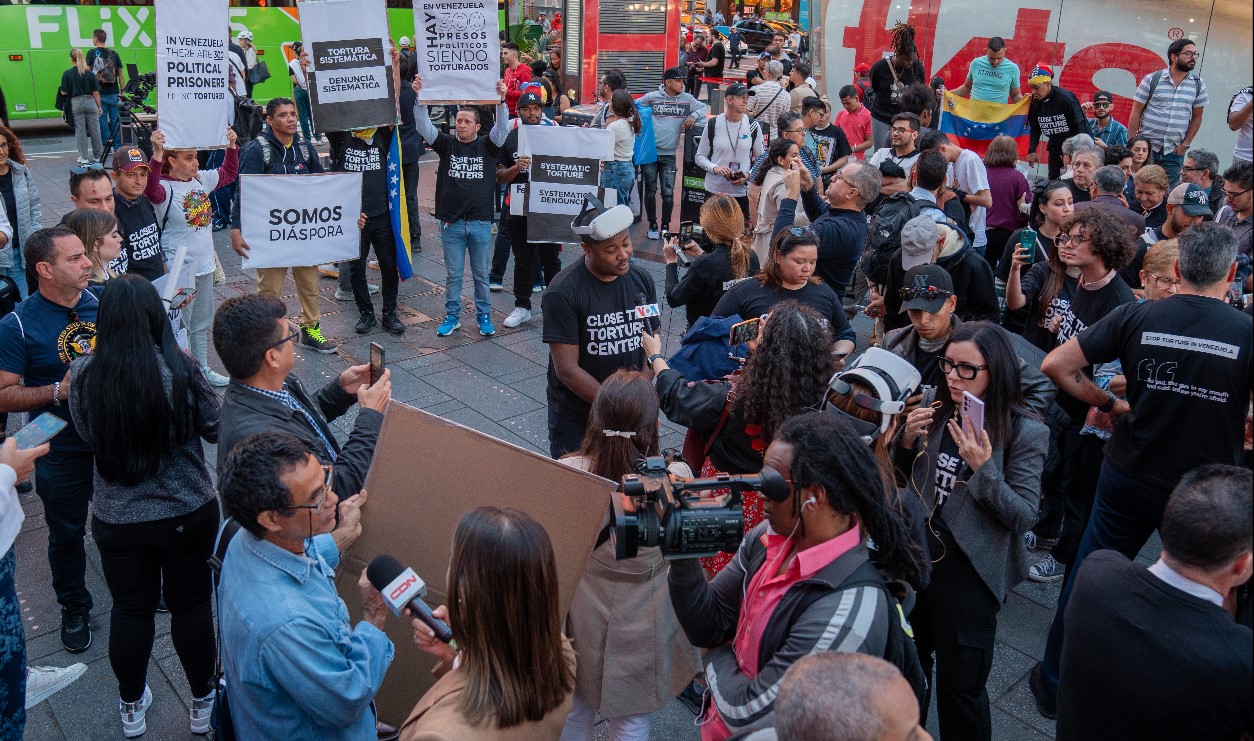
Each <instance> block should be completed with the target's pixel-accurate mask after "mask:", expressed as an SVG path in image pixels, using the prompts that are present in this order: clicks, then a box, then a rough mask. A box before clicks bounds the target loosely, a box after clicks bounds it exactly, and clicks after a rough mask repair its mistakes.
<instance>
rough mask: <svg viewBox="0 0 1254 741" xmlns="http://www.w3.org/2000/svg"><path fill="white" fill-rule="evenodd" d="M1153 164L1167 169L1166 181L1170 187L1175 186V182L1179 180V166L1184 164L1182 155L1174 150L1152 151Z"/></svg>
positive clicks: (1169, 188)
mask: <svg viewBox="0 0 1254 741" xmlns="http://www.w3.org/2000/svg"><path fill="white" fill-rule="evenodd" d="M1154 164H1156V165H1158V166H1159V167H1161V168H1163V169H1164V170H1166V171H1167V182H1168V183H1170V184H1171V185H1170V187H1168V190H1171V188H1174V187H1176V183H1179V182H1180V168H1181V167H1183V166H1184V155H1183V154H1176V152H1175V150H1174V149H1173V150H1171V151H1170V152H1154Z"/></svg>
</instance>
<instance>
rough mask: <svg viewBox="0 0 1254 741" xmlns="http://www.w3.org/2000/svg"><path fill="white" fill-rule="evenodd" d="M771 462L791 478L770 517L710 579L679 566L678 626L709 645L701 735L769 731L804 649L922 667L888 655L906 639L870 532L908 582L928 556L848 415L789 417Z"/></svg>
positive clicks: (686, 563)
mask: <svg viewBox="0 0 1254 741" xmlns="http://www.w3.org/2000/svg"><path fill="white" fill-rule="evenodd" d="M764 461H765V463H766V465H768V466H771V467H772V468H774V469H775V470H776V471H778V472H779V473H780V474H781V475H782V476H783V477H784V479H785V480H786V481H787V482H788V495H787V497H786V498H785V499H784V500H783V501H779V502H776V501H768V502H767V503H766V519H767V521H766V522H763V523H762V524H760V525H758V526H757V527H755V528H754V529H752V530H750V531H749V532H748V533H746V534H745V538H744V540H743V541H742V542H741V545H740V550H739V551H738V552H737V554H736V557H735V558H734V559H733V560H732V562H731V563H730V564H729V565H728V566H727V568H725V569H723V570H722V571H721V572H719V574H718V575H717V576H715V577H714V579H713V580H711V581H710V582H708V583H707V582H706V580H705V577H704V575H703V574H702V573H701V569H700V568H699V566H698V563H697V561H696V560H694V559H676V560H673V561H671V567H670V577H669V585H670V593H671V600H672V601H673V602H674V605H675V613H676V615H678V617H679V622H680V625H682V626H683V628H684V632H685V633H686V634H687V635H688V639H689V640H691V641H692V642H693V644H694V645H696V646H699V647H704V648H709V649H710V650H709V651H707V652H706V654H705V662H706V678H707V679H708V680H709V686H710V692H711V693H713V695H714V697H713V702H711V703H707V710H706V713H705V717H704V719H703V721H702V726H701V738H702V741H722V740H723V739H726V738H728V737H730V736H731V735H732V734H734V733H741V732H744V731H749V730H753V729H757V728H762V727H770V726H772V725H773V724H774V717H773V711H774V699H775V691H776V689H775V688H776V685H777V683H778V682H779V680H780V677H782V676H783V674H784V672H786V671H787V670H788V668H789V667H790V666H792V664H793V663H795V662H796V661H797V660H798V659H801V658H802V657H804V656H806V655H808V654H811V653H816V652H819V651H848V652H857V653H865V654H868V655H871V656H880V657H887V656H892V657H893V659H895V662H894V663H898V664H899V666H898V668H899V669H904V672H903V673H906V676H907V678H909V677H910V676H911V674H912V673H913V672H911V670H912V669H914V670H917V668H918V667H917V663H915V662H909V661H908V660H906V659H905V658H904V657H903V656H902V655H901V654H900V653H898V652H896V651H892V650H890V649H892V648H894V647H898V648H899V647H901V645H902V643H903V642H904V641H908V639H904V637H903V636H902V634H901V633H900V631H901V628H900V627H898V625H897V624H896V622H895V621H897V620H898V617H897V609H896V605H895V604H894V603H893V602H892V601H890V599H889V597H888V595H887V593H886V590H885V583H884V579H883V577H881V576H880V574H879V572H878V571H877V570H876V568H875V566H873V565H872V564H871V561H870V559H869V557H868V553H867V549H866V546H865V539H866V537H867V536H870V537H871V538H872V539H873V540H874V541H875V544H876V546H877V547H878V548H879V551H880V553H881V554H882V556H881V561H882V562H883V566H884V567H885V569H886V570H887V571H889V572H890V573H892V574H894V575H896V576H899V577H900V578H902V579H904V580H906V581H914V580H917V579H918V578H919V576H920V573H921V570H922V564H921V563H920V561H921V557H920V556H919V554H918V551H917V549H916V548H915V547H914V545H913V543H912V539H911V537H910V533H909V532H908V530H907V529H906V528H905V526H904V525H903V524H902V522H901V519H900V518H899V517H898V515H897V514H896V512H894V511H893V510H892V509H891V508H890V507H889V505H888V503H887V501H886V499H885V497H884V494H883V487H882V484H881V478H880V471H879V466H878V465H877V464H876V461H875V457H874V455H872V453H871V451H870V450H869V449H868V448H867V446H866V444H865V443H864V442H863V441H862V439H861V438H860V437H859V436H858V435H857V434H856V433H855V432H854V431H853V429H852V427H851V426H850V425H849V424H848V422H847V421H846V420H844V419H841V418H839V417H837V416H836V415H831V414H819V413H815V412H810V413H806V414H802V415H798V416H796V417H792V418H791V419H789V420H788V421H786V422H784V424H783V425H782V426H781V427H780V428H779V430H778V433H777V434H776V436H775V439H774V441H772V443H771V445H770V447H768V448H767V450H766V455H765V458H764ZM904 653H906V654H909V651H908V650H906V651H905V652H904ZM920 684H921V678H920Z"/></svg>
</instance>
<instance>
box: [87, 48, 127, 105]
mask: <svg viewBox="0 0 1254 741" xmlns="http://www.w3.org/2000/svg"><path fill="white" fill-rule="evenodd" d="M101 54H107V55H108V56H106V57H105V62H106V63H107V62H109V61H110V60H112V62H113V73H114V78H113V82H111V83H108V84H106V83H103V82H101V83H100V94H101V95H117V94H118V91H119V90H118V82H117V80H118V78H117V75H120V74H122V57H119V56H118V53H117V52H116V51H114V50H113V49H101V48H100V47H93V48H91V49H88V50H87V56H85V57H84V60H85V61H86V62H87V69H91V68H92V67H93V66H95V64H96V57H98V56H100V55H101ZM97 82H99V78H97Z"/></svg>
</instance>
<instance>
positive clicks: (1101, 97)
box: [1093, 90, 1115, 103]
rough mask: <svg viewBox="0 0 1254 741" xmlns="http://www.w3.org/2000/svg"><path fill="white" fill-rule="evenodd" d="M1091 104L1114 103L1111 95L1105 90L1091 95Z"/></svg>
mask: <svg viewBox="0 0 1254 741" xmlns="http://www.w3.org/2000/svg"><path fill="white" fill-rule="evenodd" d="M1093 102H1094V103H1114V102H1115V96H1113V95H1111V94H1110V93H1108V92H1106V91H1105V90H1098V91H1097V92H1095V93H1093Z"/></svg>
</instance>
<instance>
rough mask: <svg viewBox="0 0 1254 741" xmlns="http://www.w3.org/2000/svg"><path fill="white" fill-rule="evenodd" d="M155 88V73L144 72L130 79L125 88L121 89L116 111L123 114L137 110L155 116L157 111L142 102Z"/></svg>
mask: <svg viewBox="0 0 1254 741" xmlns="http://www.w3.org/2000/svg"><path fill="white" fill-rule="evenodd" d="M156 87H157V73H156V72H145V73H144V74H142V75H137V76H135V77H132V78H131V79H130V80H129V81H128V82H127V83H126V87H125V88H123V90H122V94H121V95H119V96H118V110H120V111H123V112H125V113H130V112H132V111H135V110H139V111H143V112H144V113H153V114H155V113H156V112H157V110H156V109H155V108H153V107H152V106H150V105H148V104H147V103H145V102H144V101H145V100H147V99H148V94H149V93H151V92H152V91H153V90H154V89H155V88H156Z"/></svg>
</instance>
